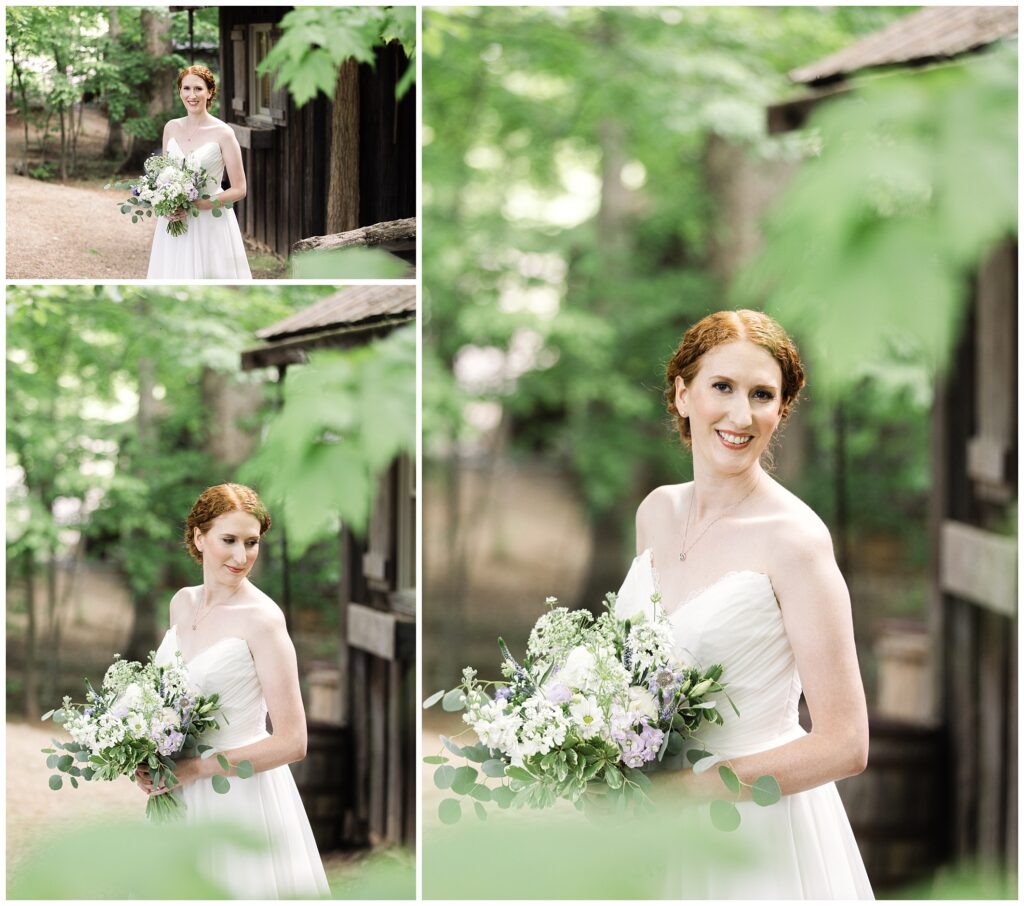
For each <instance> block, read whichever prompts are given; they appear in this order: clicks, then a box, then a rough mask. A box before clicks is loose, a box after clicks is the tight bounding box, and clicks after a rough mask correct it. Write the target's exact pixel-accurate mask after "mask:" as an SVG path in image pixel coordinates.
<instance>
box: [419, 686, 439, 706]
mask: <svg viewBox="0 0 1024 906" xmlns="http://www.w3.org/2000/svg"><path fill="white" fill-rule="evenodd" d="M442 698H444V689H441V690H440V691H438V692H435V693H434V694H433V695H431V696H430V698H428V699H427V700H426V701H425V702H423V707H424V708H432V707H433V706H434V705H436V704H437V703H438V702H439V701H441V699H442Z"/></svg>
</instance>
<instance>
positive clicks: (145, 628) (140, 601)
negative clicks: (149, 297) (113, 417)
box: [127, 302, 156, 661]
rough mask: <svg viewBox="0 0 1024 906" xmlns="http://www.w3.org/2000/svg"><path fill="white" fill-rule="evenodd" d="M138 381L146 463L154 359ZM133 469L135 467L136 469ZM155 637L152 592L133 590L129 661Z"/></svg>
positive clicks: (141, 365)
mask: <svg viewBox="0 0 1024 906" xmlns="http://www.w3.org/2000/svg"><path fill="white" fill-rule="evenodd" d="M136 314H137V316H138V317H139V318H140V319H146V318H148V317H149V306H148V305H147V303H146V302H139V303H138V304H137V305H136ZM137 373H138V380H139V409H138V413H137V414H136V417H135V428H136V434H137V436H138V440H139V454H140V455H139V460H140V461H141V462H143V463H145V462H147V461H148V460H149V455H150V454H151V453H152V450H153V440H154V430H155V428H156V412H155V407H156V398H155V397H154V396H153V390H154V388H155V386H156V374H155V368H154V365H153V360H152V359H151V358H147V357H145V356H143V357H142V358H140V359H139V361H138V365H137ZM136 468H138V467H137V466H136ZM155 637H156V607H155V597H154V592H153V590H152V589H150V588H147V589H145V590H144V591H138V590H137V589H135V588H134V586H133V587H132V632H131V636H130V639H129V642H128V655H127V656H128V658H130V659H131V660H138V661H142V660H145V659H146V655H147V654H148V652H149V650H150V648H152V646H153V641H154V639H155Z"/></svg>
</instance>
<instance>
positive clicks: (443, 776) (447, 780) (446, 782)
mask: <svg viewBox="0 0 1024 906" xmlns="http://www.w3.org/2000/svg"><path fill="white" fill-rule="evenodd" d="M454 780H455V768H453V767H452V766H451V765H450V764H443V765H441V767H439V768H438V769H437V770H436V771H434V786H436V787H437V788H438V789H439V790H450V789H451V787H452V782H453V781H454Z"/></svg>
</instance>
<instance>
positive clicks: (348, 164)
mask: <svg viewBox="0 0 1024 906" xmlns="http://www.w3.org/2000/svg"><path fill="white" fill-rule="evenodd" d="M328 185H329V189H328V194H327V232H328V233H344V232H346V231H347V230H354V229H355V228H356V227H357V226H359V64H358V63H357V62H356V61H355V60H354V59H349V60H346V61H345V62H344V63H342V64H341V67H340V68H339V69H338V79H337V82H336V84H335V86H334V102H333V103H332V105H331V161H330V176H329V181H328Z"/></svg>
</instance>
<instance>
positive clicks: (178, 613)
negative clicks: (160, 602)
mask: <svg viewBox="0 0 1024 906" xmlns="http://www.w3.org/2000/svg"><path fill="white" fill-rule="evenodd" d="M197 588H198V586H186V587H185V588H179V589H178V590H177V591H176V592H175V593H174V595H173V596H172V597H171V603H170V606H169V610H170V618H171V625H172V626H174V625H177V624H178V623H180V622H181V621H182V620H181V619H180V618H183V617H185V616H187V615H188V612H189V610H190V609H191V608H192V607H193V605H194V603H195V595H196V589H197Z"/></svg>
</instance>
